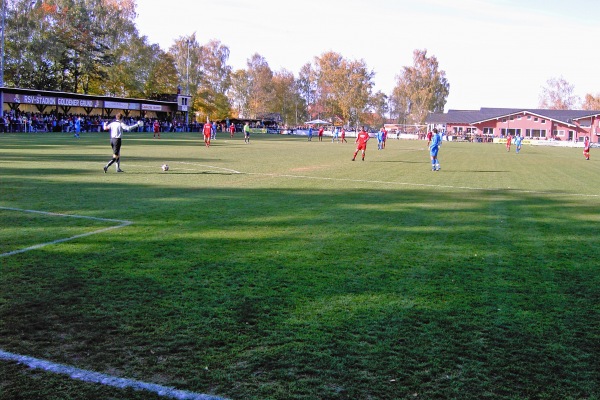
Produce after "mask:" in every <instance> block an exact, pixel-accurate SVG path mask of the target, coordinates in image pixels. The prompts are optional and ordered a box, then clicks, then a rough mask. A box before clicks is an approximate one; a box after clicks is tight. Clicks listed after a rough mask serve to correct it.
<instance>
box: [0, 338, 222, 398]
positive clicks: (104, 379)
mask: <svg viewBox="0 0 600 400" xmlns="http://www.w3.org/2000/svg"><path fill="white" fill-rule="evenodd" d="M0 360H6V361H15V362H17V363H19V364H24V365H27V366H28V367H29V368H32V369H41V370H44V371H48V372H53V373H56V374H61V375H68V376H69V377H70V378H72V379H76V380H79V381H83V382H90V383H100V384H102V385H105V386H112V387H116V388H120V389H126V388H132V389H135V390H145V391H148V392H154V393H156V394H158V395H159V396H163V397H171V398H174V399H181V400H224V398H222V397H216V396H211V395H207V394H201V393H194V392H188V391H185V390H178V389H174V388H170V387H167V386H162V385H157V384H155V383H146V382H141V381H136V380H133V379H126V378H117V377H114V376H111V375H106V374H101V373H99V372H93V371H87V370H84V369H80V368H75V367H70V366H68V365H63V364H58V363H53V362H50V361H45V360H41V359H39V358H34V357H29V356H23V355H19V354H14V353H10V352H8V351H4V350H2V349H0Z"/></svg>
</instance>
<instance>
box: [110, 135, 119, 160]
mask: <svg viewBox="0 0 600 400" xmlns="http://www.w3.org/2000/svg"><path fill="white" fill-rule="evenodd" d="M110 146H111V147H112V150H113V154H114V155H116V156H118V155H120V154H121V138H111V139H110Z"/></svg>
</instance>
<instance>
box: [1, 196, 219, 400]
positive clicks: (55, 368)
mask: <svg viewBox="0 0 600 400" xmlns="http://www.w3.org/2000/svg"><path fill="white" fill-rule="evenodd" d="M0 210H8V211H18V212H27V213H34V214H41V215H50V216H57V217H70V218H81V219H90V220H94V221H103V222H116V223H118V224H119V225H115V226H109V227H107V228H102V229H98V230H95V231H93V232H87V233H83V234H81V235H75V236H71V237H69V238H63V239H58V240H54V241H52V242H47V243H41V244H37V245H35V246H30V247H27V248H25V249H20V250H15V251H11V252H8V253H3V254H0V258H1V257H8V256H12V255H15V254H19V253H24V252H26V251H30V250H34V249H39V248H40V247H44V246H48V245H51V244H56V243H62V242H66V241H69V240H73V239H77V238H81V237H85V236H91V235H95V234H98V233H101V232H106V231H109V230H112V229H118V228H123V227H125V226H128V225H131V224H133V222H131V221H125V220H119V219H110V218H98V217H88V216H84V215H69V214H60V213H53V212H47V211H39V210H24V209H21V208H13V207H2V206H0ZM0 360H5V361H15V362H17V363H19V364H24V365H27V366H28V367H29V368H32V369H42V370H44V371H48V372H53V373H57V374H62V375H68V376H69V377H70V378H72V379H77V380H80V381H84V382H90V383H99V384H102V385H106V386H112V387H117V388H121V389H124V388H133V389H135V390H146V391H149V392H154V393H156V394H158V395H159V396H164V397H171V398H174V399H181V400H188V399H189V400H224V399H223V398H220V397H215V396H210V395H206V394H201V393H193V392H187V391H184V390H178V389H174V388H170V387H166V386H161V385H157V384H154V383H146V382H141V381H136V380H133V379H126V378H117V377H114V376H111V375H106V374H101V373H99V372H93V371H87V370H84V369H80V368H76V367H71V366H68V365H63V364H58V363H53V362H50V361H46V360H41V359H38V358H34V357H29V356H24V355H20V354H15V353H10V352H7V351H4V350H2V349H0Z"/></svg>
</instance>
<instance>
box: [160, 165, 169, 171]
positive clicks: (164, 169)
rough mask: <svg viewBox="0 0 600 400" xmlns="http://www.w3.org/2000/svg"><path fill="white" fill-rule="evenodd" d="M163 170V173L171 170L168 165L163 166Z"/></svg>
mask: <svg viewBox="0 0 600 400" xmlns="http://www.w3.org/2000/svg"><path fill="white" fill-rule="evenodd" d="M161 168H162V170H163V171H168V170H169V166H168V165H167V164H163V165H162V166H161Z"/></svg>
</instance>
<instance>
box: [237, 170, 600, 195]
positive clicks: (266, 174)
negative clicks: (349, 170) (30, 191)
mask: <svg viewBox="0 0 600 400" xmlns="http://www.w3.org/2000/svg"><path fill="white" fill-rule="evenodd" d="M239 173H240V174H245V175H260V176H271V177H274V178H296V179H314V180H322V181H336V182H352V183H377V184H384V185H398V186H414V187H428V188H436V189H454V190H477V191H486V192H499V191H503V190H507V191H511V192H515V193H530V194H545V195H552V196H578V197H600V194H583V193H555V192H545V191H540V190H524V189H511V188H478V187H470V186H452V185H433V184H428V183H408V182H394V181H378V180H369V179H349V178H329V177H322V176H309V175H291V174H274V173H261V172H239Z"/></svg>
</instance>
